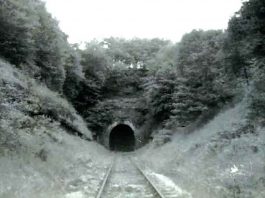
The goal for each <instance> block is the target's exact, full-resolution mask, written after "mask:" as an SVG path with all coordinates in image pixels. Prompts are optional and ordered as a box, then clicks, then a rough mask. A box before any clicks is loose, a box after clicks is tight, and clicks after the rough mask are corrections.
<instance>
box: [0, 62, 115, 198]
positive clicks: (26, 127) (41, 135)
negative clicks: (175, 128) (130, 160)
mask: <svg viewBox="0 0 265 198" xmlns="http://www.w3.org/2000/svg"><path fill="white" fill-rule="evenodd" d="M76 134H77V135H79V136H81V137H82V138H80V137H78V136H75V135H76ZM87 140H91V132H90V130H88V128H87V127H86V124H85V122H84V121H83V119H82V118H81V117H80V116H79V115H78V114H77V112H76V111H75V109H74V108H73V107H72V106H71V105H70V104H69V103H68V102H67V101H66V100H65V99H63V98H62V97H61V96H59V95H58V94H57V93H55V92H52V91H50V90H49V89H48V88H46V87H44V86H41V85H38V84H37V83H36V82H35V81H34V80H33V79H31V78H29V77H27V76H25V75H23V73H22V72H21V71H19V70H18V69H15V68H14V67H13V66H12V65H10V64H8V63H6V62H4V61H2V60H0V161H1V163H0V178H1V179H0V197H5V198H9V197H10V198H11V197H12V198H15V197H19V198H22V197H65V196H66V195H68V194H70V195H71V193H73V192H75V191H78V190H79V189H84V188H85V187H86V190H85V191H84V192H86V193H87V194H86V195H88V194H89V193H92V194H93V193H95V191H96V190H97V186H98V185H99V183H98V182H99V181H100V180H99V178H101V177H103V175H102V174H103V172H104V171H103V170H104V168H105V166H106V164H108V163H109V160H108V159H110V156H109V157H108V155H109V153H108V152H107V151H106V150H105V149H103V148H102V147H101V146H99V145H97V144H96V143H93V142H90V141H87ZM98 155H101V156H103V157H100V158H99V157H98ZM103 159H104V160H103ZM87 178H90V179H89V181H88V179H87ZM70 195H69V196H70Z"/></svg>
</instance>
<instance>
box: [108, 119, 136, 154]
mask: <svg viewBox="0 0 265 198" xmlns="http://www.w3.org/2000/svg"><path fill="white" fill-rule="evenodd" d="M135 144H136V138H135V132H134V129H133V127H131V126H130V125H129V124H125V123H119V124H115V126H113V127H112V128H111V130H110V133H109V148H110V150H113V151H123V152H128V151H133V150H134V149H135Z"/></svg>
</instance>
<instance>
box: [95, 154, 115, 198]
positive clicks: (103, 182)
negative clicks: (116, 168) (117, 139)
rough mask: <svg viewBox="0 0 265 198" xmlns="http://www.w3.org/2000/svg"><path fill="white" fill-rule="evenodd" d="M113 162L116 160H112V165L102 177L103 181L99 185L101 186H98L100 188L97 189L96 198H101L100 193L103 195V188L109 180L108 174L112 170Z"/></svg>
mask: <svg viewBox="0 0 265 198" xmlns="http://www.w3.org/2000/svg"><path fill="white" fill-rule="evenodd" d="M115 160H116V159H115V158H114V159H113V161H112V163H111V165H110V166H109V168H108V171H107V172H106V174H105V176H104V179H103V181H102V184H101V186H100V188H99V190H98V193H97V196H96V198H101V197H102V193H103V191H104V188H105V186H106V183H107V181H108V179H109V176H110V173H111V170H112V168H113V165H114V162H115Z"/></svg>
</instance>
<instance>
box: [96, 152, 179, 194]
mask: <svg viewBox="0 0 265 198" xmlns="http://www.w3.org/2000/svg"><path fill="white" fill-rule="evenodd" d="M114 197H115V198H127V197H128V198H177V197H179V196H176V194H172V191H171V190H170V189H167V188H165V187H164V189H161V187H160V188H159V186H158V184H157V183H156V182H154V181H153V180H152V179H151V177H150V176H148V174H147V173H145V171H144V170H143V169H142V168H141V167H140V166H139V165H138V164H137V163H136V162H135V161H134V160H133V159H132V158H131V157H130V156H129V155H119V156H116V157H115V159H114V160H113V162H112V164H111V165H110V166H109V168H108V170H107V171H106V174H105V177H104V179H103V181H102V184H101V187H100V189H99V190H98V193H97V195H96V198H114Z"/></svg>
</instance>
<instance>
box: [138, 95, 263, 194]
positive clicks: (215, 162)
mask: <svg viewBox="0 0 265 198" xmlns="http://www.w3.org/2000/svg"><path fill="white" fill-rule="evenodd" d="M248 100H249V98H248V97H245V98H244V100H243V101H242V102H240V103H239V104H237V105H236V106H234V107H233V108H231V109H228V110H226V111H224V112H222V113H220V114H219V115H218V116H216V117H215V118H214V119H213V120H212V121H211V122H209V123H208V124H207V125H205V126H204V127H203V128H201V129H199V130H197V131H194V132H193V133H191V134H176V135H175V137H174V138H173V140H172V142H171V143H168V144H166V145H164V146H162V147H158V148H156V147H155V146H154V144H150V145H149V146H148V149H144V150H143V153H142V154H141V155H140V156H141V157H140V158H141V159H142V160H143V161H144V162H145V163H146V164H147V165H148V166H150V167H152V168H155V169H156V170H157V171H158V172H161V173H163V174H165V175H168V176H169V177H171V178H172V179H173V180H174V181H175V182H176V184H178V185H180V186H181V187H182V188H183V189H185V190H187V191H189V192H190V193H191V194H192V196H193V197H204V198H207V197H209V198H210V197H217V198H219V197H220V198H221V197H255V198H258V197H260V198H261V197H264V196H265V190H264V189H265V188H264V187H265V171H264V169H265V161H264V159H265V155H264V153H265V143H264V140H265V133H264V131H265V129H264V128H262V127H259V126H255V123H248V121H247V119H246V117H247V113H248V110H247V104H248V103H249V101H248Z"/></svg>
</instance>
